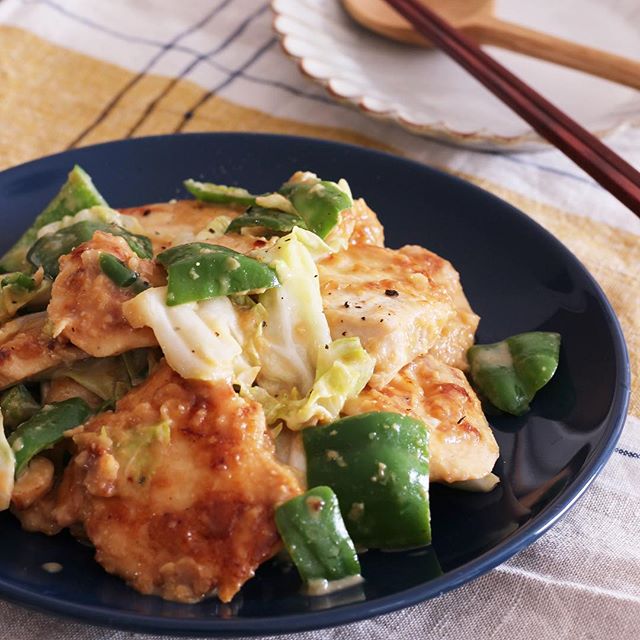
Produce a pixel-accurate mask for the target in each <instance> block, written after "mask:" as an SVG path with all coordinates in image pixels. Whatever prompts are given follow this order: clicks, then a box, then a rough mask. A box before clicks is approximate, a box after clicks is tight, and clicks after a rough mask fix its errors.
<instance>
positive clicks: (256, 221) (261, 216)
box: [225, 205, 307, 235]
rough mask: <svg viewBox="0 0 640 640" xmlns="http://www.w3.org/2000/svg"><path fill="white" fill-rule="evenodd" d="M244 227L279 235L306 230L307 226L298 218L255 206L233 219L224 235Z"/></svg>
mask: <svg viewBox="0 0 640 640" xmlns="http://www.w3.org/2000/svg"><path fill="white" fill-rule="evenodd" d="M244 227H264V228H265V229H269V230H271V231H274V232H276V233H277V234H278V235H280V234H285V233H289V232H290V231H291V230H292V229H293V228H294V227H302V228H303V229H306V228H307V225H306V224H305V222H304V220H303V219H302V218H301V217H300V216H296V215H293V214H292V213H286V212H285V211H278V210H277V209H267V208H266V207H260V206H258V205H255V206H253V207H249V208H248V209H247V210H246V211H245V212H244V213H243V214H242V215H240V216H238V217H237V218H234V219H233V220H232V221H231V222H230V223H229V226H228V227H227V229H226V231H225V233H238V232H239V231H240V230H241V229H243V228H244Z"/></svg>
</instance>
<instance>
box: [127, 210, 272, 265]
mask: <svg viewBox="0 0 640 640" xmlns="http://www.w3.org/2000/svg"><path fill="white" fill-rule="evenodd" d="M242 211H243V208H242V207H231V206H222V205H213V204H208V203H204V202H199V201H197V200H177V201H174V202H165V203H159V204H148V205H144V206H142V207H134V208H133V209H122V210H121V213H124V214H127V215H130V216H135V217H136V218H138V219H139V221H140V224H141V225H142V227H143V229H144V234H145V235H146V236H148V237H149V238H150V239H151V243H152V244H153V252H154V254H157V253H160V252H161V251H164V250H165V249H168V248H169V247H172V246H175V245H179V244H185V243H187V242H195V241H198V242H209V243H210V244H216V245H220V246H223V247H227V248H229V249H233V250H234V251H237V252H238V253H244V254H247V253H249V252H250V251H253V250H254V249H262V248H264V247H266V246H268V245H269V244H270V243H272V242H275V241H276V240H277V238H274V240H273V241H271V240H267V239H265V238H261V237H256V236H252V235H244V234H241V233H230V234H228V235H223V234H222V233H221V231H220V230H219V229H217V228H215V227H212V226H211V222H212V221H214V220H216V218H219V217H221V216H225V217H228V218H235V217H237V216H238V215H239V214H240V213H242Z"/></svg>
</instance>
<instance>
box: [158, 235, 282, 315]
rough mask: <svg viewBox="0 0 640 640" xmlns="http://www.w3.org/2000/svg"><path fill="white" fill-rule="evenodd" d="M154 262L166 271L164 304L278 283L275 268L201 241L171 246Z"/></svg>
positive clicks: (251, 289) (225, 294)
mask: <svg viewBox="0 0 640 640" xmlns="http://www.w3.org/2000/svg"><path fill="white" fill-rule="evenodd" d="M158 262H160V263H161V264H163V265H164V266H165V267H166V268H167V272H168V274H169V285H168V293H167V305H168V306H175V305H178V304H184V303H185V302H197V301H198V300H208V299H209V298H216V297H219V296H227V295H230V294H232V293H246V292H249V291H256V290H264V289H271V288H273V287H277V286H278V285H279V284H280V283H279V282H278V277H277V276H276V273H275V271H274V270H273V269H271V268H270V267H268V266H267V265H266V264H263V263H262V262H258V261H257V260H254V259H253V258H248V257H247V256H244V255H242V254H241V253H238V252H237V251H232V250H231V249H227V248H226V247H220V246H217V245H213V244H207V243H205V242H191V243H189V244H182V245H179V246H177V247H171V249H167V250H166V251H163V252H162V253H160V254H159V255H158Z"/></svg>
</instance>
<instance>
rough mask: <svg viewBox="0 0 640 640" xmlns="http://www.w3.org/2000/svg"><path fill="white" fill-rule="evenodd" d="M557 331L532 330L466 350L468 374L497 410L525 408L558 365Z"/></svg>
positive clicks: (516, 411) (517, 412)
mask: <svg viewBox="0 0 640 640" xmlns="http://www.w3.org/2000/svg"><path fill="white" fill-rule="evenodd" d="M559 357H560V334H559V333H551V332H545V331H532V332H529V333H520V334H518V335H515V336H511V337H510V338H507V339H506V340H503V341H502V342H495V343H493V344H479V345H475V346H473V347H471V348H470V349H469V352H468V358H469V365H470V369H471V377H472V378H473V381H474V383H475V384H476V385H477V386H478V388H479V389H480V391H481V392H482V393H483V394H484V395H485V396H486V397H487V399H488V400H489V401H490V402H491V403H492V404H493V405H494V406H496V407H497V408H498V409H501V410H502V411H505V412H507V413H511V414H513V415H515V416H519V415H522V414H523V413H525V412H526V411H528V410H529V403H530V402H531V400H533V397H534V395H535V394H536V392H537V391H538V390H539V389H541V388H542V387H544V385H545V384H547V382H549V380H551V378H552V377H553V374H554V373H555V372H556V369H557V368H558V361H559Z"/></svg>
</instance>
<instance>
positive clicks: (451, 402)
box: [343, 355, 498, 482]
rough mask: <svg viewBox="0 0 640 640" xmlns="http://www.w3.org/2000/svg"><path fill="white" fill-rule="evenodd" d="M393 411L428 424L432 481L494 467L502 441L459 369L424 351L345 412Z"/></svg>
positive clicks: (451, 479)
mask: <svg viewBox="0 0 640 640" xmlns="http://www.w3.org/2000/svg"><path fill="white" fill-rule="evenodd" d="M367 411H392V412H395V413H402V414H405V415H410V416H413V417H415V418H418V419H419V420H423V421H424V423H425V425H426V426H427V428H428V429H429V452H430V462H429V464H430V470H429V479H430V480H431V481H433V482H457V481H458V480H472V479H477V478H482V477H483V476H486V475H487V474H488V473H491V470H492V469H493V465H494V463H495V461H496V460H497V458H498V444H497V443H496V441H495V438H494V437H493V432H492V431H491V427H489V424H488V423H487V420H486V418H485V417H484V413H483V412H482V407H481V405H480V401H479V400H478V398H477V396H476V394H475V392H474V391H473V389H472V388H471V386H470V385H469V382H468V381H467V379H466V377H465V375H464V374H463V373H462V371H460V370H459V369H456V368H454V367H451V366H449V365H447V364H444V363H443V362H440V361H439V360H437V359H436V358H434V357H433V356H429V355H426V356H422V357H420V358H417V359H416V360H414V361H413V362H412V363H411V364H409V365H407V366H406V367H404V369H402V371H400V373H398V374H397V375H396V376H395V378H394V379H393V380H392V381H391V382H390V383H389V384H388V385H387V386H386V387H384V388H382V389H372V388H371V387H366V388H365V389H364V391H363V392H362V393H361V394H360V395H359V396H358V397H357V398H354V399H353V400H348V401H347V403H346V405H345V407H344V410H343V412H344V413H345V415H356V414H359V413H365V412H367Z"/></svg>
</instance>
